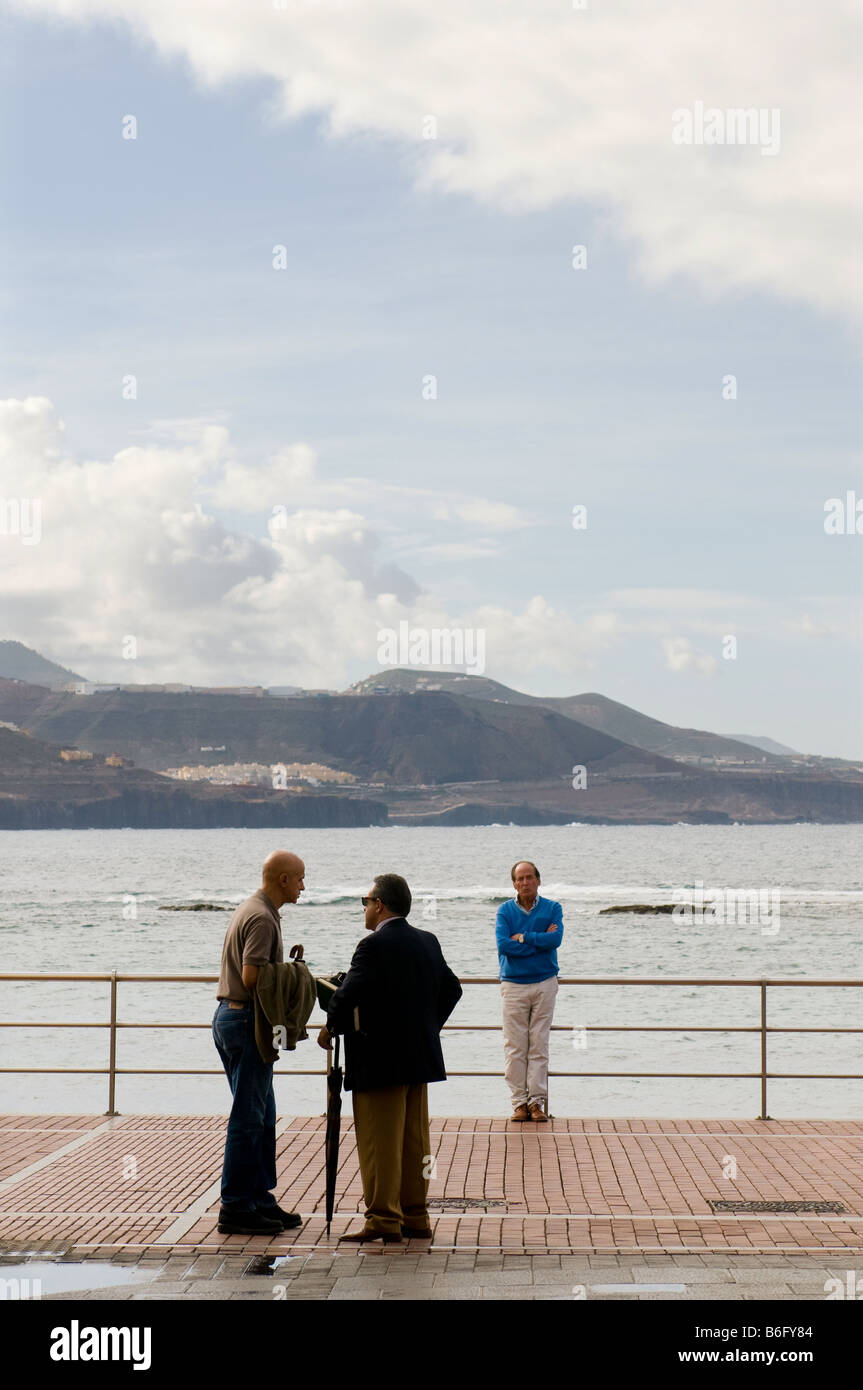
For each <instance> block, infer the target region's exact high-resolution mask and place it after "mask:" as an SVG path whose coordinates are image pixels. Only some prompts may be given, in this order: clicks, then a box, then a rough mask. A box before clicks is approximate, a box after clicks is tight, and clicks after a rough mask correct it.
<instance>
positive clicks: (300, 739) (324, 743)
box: [0, 689, 680, 785]
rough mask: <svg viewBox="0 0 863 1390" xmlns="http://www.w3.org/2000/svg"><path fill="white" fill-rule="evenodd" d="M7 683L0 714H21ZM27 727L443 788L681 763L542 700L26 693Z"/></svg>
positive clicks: (123, 747)
mask: <svg viewBox="0 0 863 1390" xmlns="http://www.w3.org/2000/svg"><path fill="white" fill-rule="evenodd" d="M20 704H21V699H20V697H18V698H17V699H16V697H15V692H14V689H13V691H12V692H10V691H9V690H8V689H6V690H3V689H0V720H4V719H9V720H12V721H13V722H15V723H20V722H21V720H20V718H19V719H16V718H15V716H14V715H13V714H11V713H6V711H7V709H12V708H16V709H18V708H19V707H20ZM26 727H27V728H28V729H29V731H30V732H31V733H32V734H34V735H35V736H37V737H38V738H42V739H46V740H48V741H50V742H52V743H63V744H68V745H70V746H75V747H78V748H86V749H89V750H91V751H92V752H94V753H111V752H120V753H122V754H123V755H124V756H125V757H129V758H132V759H133V760H134V761H135V763H136V764H138V765H139V766H144V767H148V768H150V769H151V770H152V771H163V770H164V769H166V768H169V767H180V766H184V765H197V764H201V763H203V764H213V763H226V762H228V763H230V762H259V763H270V764H274V763H278V762H284V763H288V762H304V763H310V762H317V763H325V764H326V765H327V766H328V767H335V768H338V769H339V770H340V771H344V772H351V773H353V774H354V775H355V776H356V777H357V778H359V779H360V781H363V782H381V783H387V784H389V783H408V784H415V785H423V784H430V785H436V784H440V783H443V782H454V781H458V782H472V781H488V780H497V779H501V780H503V781H513V780H521V781H525V780H542V779H545V778H548V777H552V778H554V777H557V778H567V779H568V778H570V776H571V772H572V768H573V766H575V765H576V764H583V765H584V766H586V767H588V768H589V769H590V770H591V771H593V772H603V773H605V774H608V775H613V776H624V775H630V776H636V775H642V774H656V773H661V772H679V771H680V768H679V765H676V764H674V763H671V762H669V761H667V760H666V759H663V758H660V757H657V756H656V755H654V754H652V753H646V752H644V751H643V750H642V749H639V748H633V747H630V746H629V745H627V744H624V743H622V742H621V741H620V740H619V739H616V738H614V737H612V736H611V735H609V734H606V733H603V732H602V731H600V730H597V729H592V728H588V727H587V726H586V725H583V724H579V723H578V722H577V721H575V720H574V719H571V718H565V717H564V716H563V715H560V714H556V713H555V712H553V711H552V710H549V709H545V708H543V707H542V706H541V705H530V706H525V707H517V706H514V705H506V704H493V703H490V702H487V701H477V700H459V699H456V698H454V697H453V696H451V695H446V694H444V693H442V692H440V693H429V694H418V695H413V696H407V695H390V696H376V697H369V698H366V699H362V698H357V697H355V696H333V697H323V698H315V697H308V696H306V697H301V698H297V699H291V700H284V699H278V698H276V699H271V698H269V697H267V696H263V697H260V698H257V699H250V698H245V697H243V696H232V695H202V694H195V693H189V694H158V693H152V692H151V693H140V694H139V693H132V692H130V691H111V692H106V693H104V694H94V695H72V694H66V693H59V692H58V693H50V692H49V693H46V694H45V695H44V697H42V698H41V699H38V698H36V697H34V696H32V695H31V699H30V701H29V707H28V714H27V722H26Z"/></svg>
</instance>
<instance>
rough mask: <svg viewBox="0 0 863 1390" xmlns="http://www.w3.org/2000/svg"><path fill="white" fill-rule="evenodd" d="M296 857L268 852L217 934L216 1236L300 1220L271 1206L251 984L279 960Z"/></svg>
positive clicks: (299, 879)
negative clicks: (223, 1080) (225, 1111)
mask: <svg viewBox="0 0 863 1390" xmlns="http://www.w3.org/2000/svg"><path fill="white" fill-rule="evenodd" d="M305 872H306V869H305V865H304V864H303V861H302V859H300V858H299V856H298V855H296V854H291V853H289V852H288V851H287V850H276V851H274V853H273V854H271V855H269V857H268V858H267V860H266V861H265V863H264V867H263V871H262V875H261V878H262V882H261V887H260V888H259V889H258V891H257V892H256V893H253V894H252V896H251V897H250V898H247V899H246V901H245V902H244V903H240V906H239V907H238V908H237V910H236V912H235V913H234V915H233V917H232V918H231V920H230V922H229V923H228V930H227V932H226V934H225V943H224V945H223V947H222V968H221V973H220V975H219V993H218V998H219V1004H218V1008H217V1009H216V1012H215V1014H214V1016H213V1041H214V1042H215V1044H216V1048H217V1050H218V1053H219V1056H220V1057H221V1059H222V1065H223V1067H224V1068H225V1074H226V1076H227V1078H228V1083H229V1085H230V1087H231V1094H232V1096H233V1097H234V1103H233V1105H232V1106H231V1114H230V1118H229V1120H228V1133H227V1137H226V1140H225V1159H224V1163H223V1166H222V1206H221V1210H220V1212H219V1231H220V1232H221V1234H222V1235H270V1236H273V1235H278V1233H279V1232H280V1231H286V1230H290V1229H291V1228H293V1227H295V1226H300V1225H302V1220H301V1218H300V1217H299V1216H297V1215H296V1213H294V1212H288V1211H283V1210H282V1208H281V1207H279V1206H277V1205H276V1199H275V1197H274V1196H273V1188H274V1187H275V1185H276V1098H275V1095H274V1093H273V1064H272V1062H265V1061H264V1060H263V1058H262V1057H261V1054H260V1053H259V1052H258V1046H257V1043H256V1042H255V1001H254V991H255V985H256V984H257V981H258V971H259V969H260V967H261V966H262V965H268V964H274V965H275V964H280V963H281V962H282V960H283V958H284V957H283V952H282V930H281V921H280V919H279V908H280V907H283V906H284V904H285V903H295V902H296V901H297V899H298V898H299V896H300V894H301V893H302V891H303V888H304V887H305V884H304V883H303V877H304V875H305Z"/></svg>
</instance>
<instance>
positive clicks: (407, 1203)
mask: <svg viewBox="0 0 863 1390" xmlns="http://www.w3.org/2000/svg"><path fill="white" fill-rule="evenodd" d="M362 901H363V907H364V908H365V913H366V929H367V931H368V932H369V935H368V936H367V937H364V939H363V940H362V941H361V942H360V943H359V945H358V946H357V949H356V951H355V952H354V957H353V960H352V961H351V967H350V970H349V971H348V974H347V976H346V977H345V979H344V980H343V982H342V984H341V986H340V987H339V989H338V990H337V991H336V993H335V994H334V995H333V998H332V1001H331V1002H330V1006H329V1008H328V1009H327V1023H326V1027H325V1028H322V1029H321V1032H320V1035H319V1037H318V1042H319V1043H320V1045H321V1047H327V1046H328V1045H329V1043H330V1041H331V1039H332V1038H333V1036H334V1035H335V1034H337V1033H338V1034H343V1035H344V1038H345V1089H346V1090H348V1091H352V1092H353V1097H352V1099H353V1108H354V1129H355V1132H356V1139H357V1152H358V1154H359V1160H360V1173H361V1174H362V1180H363V1197H364V1200H365V1204H366V1213H365V1225H364V1226H363V1229H362V1230H361V1231H359V1232H357V1234H355V1235H347V1236H342V1237H341V1239H342V1240H347V1241H353V1242H356V1243H360V1242H362V1241H368V1240H382V1241H384V1242H385V1243H387V1244H391V1243H393V1244H400V1243H401V1240H402V1237H403V1236H415V1237H420V1238H424V1239H426V1240H427V1239H429V1238H430V1237H431V1234H432V1233H431V1228H430V1226H429V1215H428V1207H427V1205H426V1198H427V1194H428V1179H429V1175H430V1165H431V1164H432V1162H433V1158H432V1154H431V1142H430V1137H429V1118H428V1082H429V1081H445V1080H446V1071H445V1070H444V1061H443V1053H442V1051H441V1045H440V1030H441V1028H442V1027H443V1025H444V1023H445V1022H446V1020H447V1019H448V1018H449V1016H450V1014H451V1013H452V1011H453V1009H454V1008H455V1006H456V1004H457V1003H458V1000H459V999H460V998H461V985H460V984H459V982H458V980H457V978H456V976H455V975H454V974H453V972H452V971H451V970H450V968H449V966H448V965H447V963H446V961H445V960H444V958H443V952H442V951H441V948H440V943H439V941H438V939H437V937H436V936H432V934H431V932H426V931H418V930H417V928H416V927H412V926H411V925H410V923H409V922H408V921H407V920H406V918H407V915H408V913H409V912H410V908H411V892H410V889H409V888H408V885H407V883H406V882H405V880H404V879H403V878H402V877H401V876H400V875H399V874H378V876H377V878H376V879H375V881H374V883H373V884H372V886H371V888H370V889H369V892H368V895H367V896H366V897H365V898H363V900H362Z"/></svg>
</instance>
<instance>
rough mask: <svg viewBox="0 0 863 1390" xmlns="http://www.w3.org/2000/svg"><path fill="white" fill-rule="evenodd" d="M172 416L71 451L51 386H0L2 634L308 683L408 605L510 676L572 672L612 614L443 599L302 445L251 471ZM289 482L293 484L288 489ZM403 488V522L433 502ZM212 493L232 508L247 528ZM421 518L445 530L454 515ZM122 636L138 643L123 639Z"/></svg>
mask: <svg viewBox="0 0 863 1390" xmlns="http://www.w3.org/2000/svg"><path fill="white" fill-rule="evenodd" d="M169 433H170V430H169V425H168V424H167V423H166V422H162V423H161V424H160V429H159V434H160V439H159V441H153V442H147V443H146V444H144V445H142V446H141V445H139V446H134V447H130V448H126V449H121V450H120V451H119V452H118V453H117V454H115V455H114V457H113V458H112V459H108V460H100V459H95V460H86V461H77V460H74V459H72V458H71V457H69V456H68V454H67V453H64V447H63V425H62V422H61V421H59V420H58V419H57V417H56V414H55V411H54V408H53V406H52V404H51V402H50V401H49V400H48V399H47V398H46V397H41V396H35V397H29V398H28V399H26V400H6V401H0V592H2V593H3V609H2V630H0V635H2V636H4V637H13V638H16V639H18V640H19V641H23V642H24V643H26V644H27V645H29V646H33V647H35V648H37V649H38V650H42V651H44V652H45V654H47V655H49V656H51V657H52V658H54V659H55V660H58V661H60V662H61V663H63V664H65V665H68V666H71V667H72V668H73V669H75V670H80V671H83V673H84V674H86V675H88V676H92V677H94V678H96V679H106V680H123V681H139V682H146V681H186V682H190V683H195V684H209V683H213V684H239V683H246V682H250V681H254V682H256V683H257V682H260V683H262V684H265V685H304V686H312V687H314V686H321V685H326V686H334V687H341V686H344V685H345V684H346V683H347V682H348V680H349V679H356V678H357V677H358V676H359V675H363V676H364V675H367V674H369V673H370V672H372V671H374V670H375V669H376V665H377V657H378V645H379V644H378V636H377V634H378V631H379V630H380V629H382V628H392V627H397V626H398V624H399V622H401V621H402V620H407V621H409V622H410V623H411V625H412V626H414V627H426V628H451V627H454V626H461V627H467V628H471V629H477V628H482V629H483V631H484V632H485V634H486V651H487V653H488V660H489V662H492V663H494V665H495V668H496V671H497V672H498V673H499V674H500V675H501V676H502V678H507V677H508V678H509V679H516V678H517V676H518V674H519V672H521V673H523V672H524V670H525V669H527V668H536V667H537V666H539V667H543V666H544V667H546V668H548V669H551V670H557V671H560V672H561V673H563V674H565V675H567V676H571V677H572V679H574V680H575V679H577V678H578V674H579V673H580V672H583V671H585V670H586V669H588V668H589V667H590V665H591V664H592V660H593V659H594V658H595V657H596V655H597V654H598V652H599V651H600V650H601V649H602V648H603V647H604V646H605V645H607V643H608V640H609V636H610V634H609V630H608V628H607V627H606V626H604V625H602V624H597V623H595V622H593V621H592V620H591V619H589V618H588V619H587V620H586V621H585V622H583V623H579V622H576V621H575V620H574V619H573V618H571V617H570V616H569V615H567V614H566V613H562V612H560V611H559V610H555V609H553V608H552V607H551V606H550V605H549V604H548V603H547V602H546V601H545V600H544V599H543V598H542V597H541V596H539V595H537V596H534V597H533V598H531V599H529V600H528V602H527V603H526V604H525V607H524V609H523V610H522V611H520V612H513V611H511V610H509V609H506V608H503V607H488V608H482V609H479V610H476V611H463V612H457V613H453V612H451V611H448V610H447V607H446V605H445V604H443V603H442V602H441V600H440V599H439V598H437V597H436V596H435V595H434V594H430V593H422V592H421V591H420V589H419V586H418V585H417V584H416V582H415V581H414V580H413V579H412V578H411V576H410V575H409V574H406V573H405V572H404V571H403V570H402V569H400V568H399V567H398V566H396V565H394V564H391V563H388V562H386V561H383V560H382V559H381V557H380V553H379V552H380V549H381V539H380V537H379V535H378V534H377V531H376V530H375V529H374V528H373V527H372V526H371V525H370V524H369V522H368V521H367V519H366V518H365V516H363V514H362V513H361V512H359V511H357V510H355V509H352V508H351V507H349V506H345V505H332V504H331V502H330V500H329V499H331V498H332V497H333V496H336V497H337V496H338V494H339V493H340V491H342V490H346V491H348V492H350V489H351V487H352V486H353V484H352V482H351V480H343V481H339V480H336V481H333V482H328V483H322V484H320V485H318V484H317V481H316V459H315V456H314V453H313V451H312V450H310V449H309V448H308V446H307V445H303V444H296V445H291V446H288V447H285V448H283V449H281V450H279V451H278V452H277V453H276V454H275V455H274V456H273V457H272V458H271V459H270V460H269V461H268V463H267V464H266V466H265V467H264V469H263V470H262V471H259V470H258V469H257V468H252V467H250V468H246V467H245V465H243V464H241V463H239V462H237V460H236V458H235V456H234V450H233V447H232V444H231V439H230V436H229V432H228V430H227V428H226V427H225V426H223V425H213V424H208V423H206V422H200V423H199V424H197V425H196V424H195V422H194V421H181V422H180V424H179V426H178V431H177V438H175V439H174V440H171V439H170V438H169ZM280 470H281V471H280ZM318 486H319V487H320V490H321V493H322V494H323V497H324V504H323V505H322V504H321V498H320V497H317V496H316V491H315V489H316V487H318ZM295 490H299V491H301V492H302V501H301V502H300V503H296V504H295V505H293V506H288V505H286V504H285V502H283V500H282V499H286V500H287V499H290V498H291V497H292V496H293V495H294V492H295ZM369 491H370V487H369V485H367V486H366V498H367V501H368V499H369ZM274 499H276V500H275V502H274ZM372 500H373V501H374V500H375V499H374V498H373V499H372ZM397 500H402V501H404V500H408V501H409V502H410V503H411V505H412V507H413V513H414V515H413V519H414V521H415V522H416V513H417V508H418V505H419V501H421V502H422V503H423V504H424V505H425V508H426V511H427V513H428V515H429V516H430V517H432V515H433V513H434V512H436V511H438V510H439V509H440V505H441V501H442V499H441V497H440V495H439V494H434V493H432V492H421V491H420V490H416V496H410V497H408V498H407V499H397ZM10 502H11V503H13V504H18V505H17V508H15V507H13V509H12V510H8V505H7V504H9V503H10ZM220 503H229V504H231V506H232V507H234V508H236V509H237V510H239V511H241V512H242V513H243V515H244V522H243V526H242V528H240V527H239V526H238V525H237V524H236V523H234V522H230V521H228V520H226V519H225V517H224V514H222V515H220V514H219V511H218V506H219V504H220ZM464 507H465V510H466V512H467V514H468V517H467V519H466V520H465V521H464V522H463V523H462V525H463V526H465V527H469V526H470V524H471V518H473V517H474V516H481V515H483V514H484V513H486V512H487V511H489V510H490V513H491V521H492V523H497V524H503V525H505V526H507V525H510V524H512V523H513V522H514V521H516V520H518V521H519V524H521V522H520V518H519V516H518V515H517V514H514V515H512V516H511V515H509V513H506V512H504V513H503V514H498V513H496V512H495V509H494V506H493V504H486V503H485V502H484V501H483V499H479V498H477V499H466V500H465V502H464ZM35 509H38V513H39V516H40V527H39V535H38V537H36V534H35V530H33V531H32V534H30V535H28V536H25V535H24V534H23V533H20V534H19V533H16V529H15V526H14V524H12V523H14V521H15V519H16V516H17V517H25V516H26V517H27V518H28V519H32V515H33V513H34V510H35ZM245 518H248V524H247V523H246V520H245ZM432 524H436V525H437V526H438V527H441V526H442V527H443V528H444V530H445V532H446V533H448V532H449V530H450V528H451V527H452V525H453V522H452V520H451V519H447V520H446V521H445V522H440V521H438V522H437V523H434V522H432ZM481 539H482V538H481V537H479V540H481ZM127 637H134V638H135V639H136V641H137V657H136V658H135V659H134V660H125V659H124V658H123V655H122V653H123V649H124V643H125V639H126V638H127Z"/></svg>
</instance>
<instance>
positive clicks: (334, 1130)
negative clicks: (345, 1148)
mask: <svg viewBox="0 0 863 1390" xmlns="http://www.w3.org/2000/svg"><path fill="white" fill-rule="evenodd" d="M341 1123H342V1069H341V1067H340V1066H339V1036H338V1034H336V1051H335V1057H333V1050H332V1048H331V1047H328V1048H327V1137H326V1139H325V1141H324V1153H325V1156H326V1157H325V1169H326V1178H327V1188H326V1204H327V1205H326V1211H327V1235H328V1236H329V1234H330V1224H331V1222H332V1219H333V1208H334V1206H335V1204H336V1173H337V1172H338V1168H339V1132H340V1130H341Z"/></svg>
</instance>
